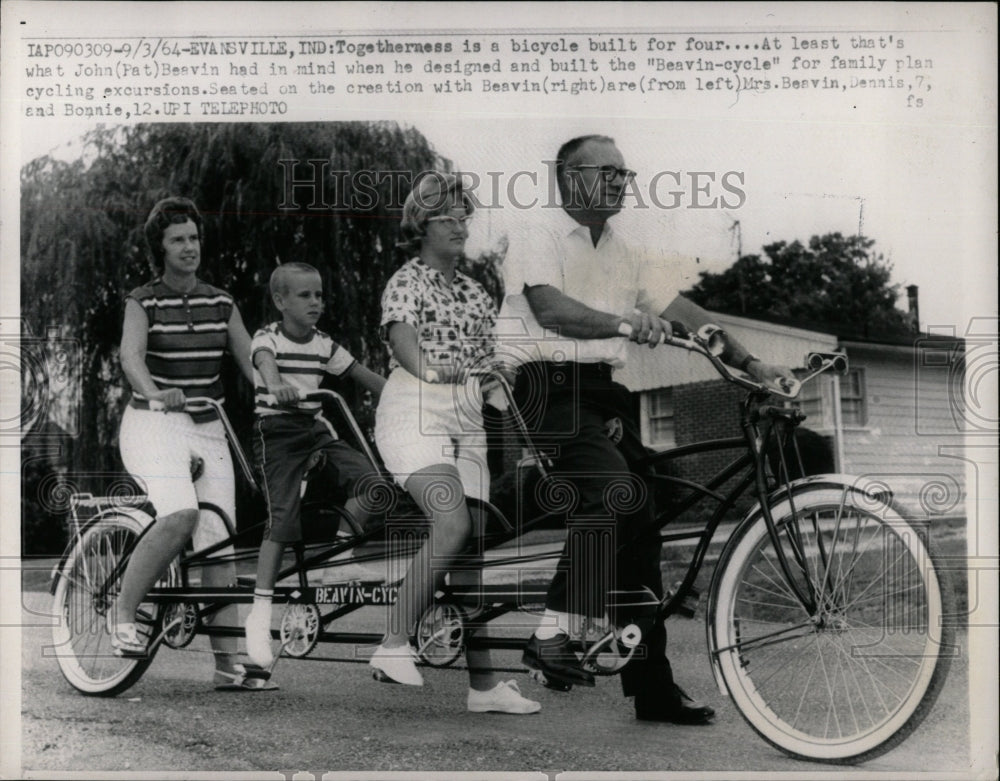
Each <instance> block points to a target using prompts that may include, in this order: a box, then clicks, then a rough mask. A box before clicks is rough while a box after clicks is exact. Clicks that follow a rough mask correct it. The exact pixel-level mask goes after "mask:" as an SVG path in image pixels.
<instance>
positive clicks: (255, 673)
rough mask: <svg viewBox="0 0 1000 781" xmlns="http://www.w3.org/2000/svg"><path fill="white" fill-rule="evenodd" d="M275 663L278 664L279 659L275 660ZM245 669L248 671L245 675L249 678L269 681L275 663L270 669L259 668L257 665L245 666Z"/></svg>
mask: <svg viewBox="0 0 1000 781" xmlns="http://www.w3.org/2000/svg"><path fill="white" fill-rule="evenodd" d="M275 662H277V659H275ZM243 669H244V670H246V673H245V675H246V677H247V678H259V679H260V680H262V681H267V680H270V678H271V670H273V669H274V663H272V664H271V667H270V668H268V669H265V668H263V667H258V666H257V665H255V664H244V665H243Z"/></svg>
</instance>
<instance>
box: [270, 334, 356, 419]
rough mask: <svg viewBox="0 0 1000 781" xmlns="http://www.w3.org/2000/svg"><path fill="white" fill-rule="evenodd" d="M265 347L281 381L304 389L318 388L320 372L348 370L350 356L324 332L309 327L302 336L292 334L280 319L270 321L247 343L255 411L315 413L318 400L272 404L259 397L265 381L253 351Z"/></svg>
mask: <svg viewBox="0 0 1000 781" xmlns="http://www.w3.org/2000/svg"><path fill="white" fill-rule="evenodd" d="M262 350H263V351H266V352H269V353H271V355H273V356H274V360H275V363H277V364H278V373H279V374H280V375H281V379H282V381H284V382H285V383H286V384H288V385H291V386H293V387H295V388H299V389H300V390H304V391H306V392H309V391H314V390H316V389H317V388H319V385H320V382H322V380H323V375H324V374H327V373H329V374H333V375H335V376H337V377H339V376H340V375H342V374H344V373H345V372H347V371H350V369H351V367H352V366H354V364H355V360H354V357H353V356H352V355H351V354H350V353H349V352H347V350H345V349H344V348H343V347H341V346H340V345H339V344H337V343H336V342H335V341H333V339H331V338H330V337H329V336H328V335H327V334H325V333H323V332H322V331H319V330H317V329H315V328H314V329H313V331H312V333H310V334H309V335H308V336H306V337H302V338H299V337H294V336H291V335H289V334H288V333H286V331H285V329H284V328H283V327H282V325H281V323H280V322H277V323H271V324H270V325H266V326H264V327H263V328H261V329H260V330H259V331H257V333H255V334H254V335H253V341H252V342H251V344H250V359H251V361H252V362H253V365H254V367H253V382H254V395H255V402H256V408H255V411H256V413H257V414H258V415H281V414H287V413H289V412H307V413H309V414H311V415H312V414H316V413H317V412H319V410H320V408H321V407H322V404H321V403H320V402H318V401H300V402H298V403H297V404H295V405H284V406H282V407H280V408H276V407H272V406H270V405H269V404H266V403H265V402H264V401H263V400H262V398H261V397H262V396H263V395H264V394H266V393H267V392H268V391H267V384H266V383H265V382H264V378H263V377H262V376H261V374H260V371H259V370H258V369H257V361H256V358H257V354H258V353H259V352H260V351H262Z"/></svg>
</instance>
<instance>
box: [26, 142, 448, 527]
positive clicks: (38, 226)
mask: <svg viewBox="0 0 1000 781" xmlns="http://www.w3.org/2000/svg"><path fill="white" fill-rule="evenodd" d="M448 167H449V164H448V161H447V160H445V159H443V158H442V157H441V156H440V155H438V154H437V153H436V152H435V151H434V150H433V149H432V148H431V147H430V145H429V144H428V142H427V141H426V140H425V139H424V138H423V136H422V135H421V134H420V133H419V132H417V131H416V130H414V129H412V128H405V127H401V126H399V125H397V124H395V123H389V122H380V123H304V124H289V123H282V124H198V125H181V124H158V125H138V126H133V127H128V128H111V129H98V130H95V131H92V132H91V133H89V134H88V135H87V136H86V137H85V140H84V144H83V148H82V151H81V154H80V157H79V159H77V160H75V161H72V162H63V161H59V160H54V159H52V158H49V157H43V158H39V159H37V160H35V161H32V162H31V163H29V164H28V165H26V166H25V167H24V168H23V169H22V172H21V302H22V312H21V314H22V329H23V335H24V337H25V339H26V343H33V342H32V340H35V341H38V340H39V337H42V336H44V335H45V334H47V333H51V334H53V335H55V336H57V337H58V339H57V340H56V341H58V342H59V343H60V344H64V345H68V347H69V350H68V351H64V354H65V355H68V356H69V360H68V361H64V366H63V370H64V371H65V372H67V373H68V379H67V380H66V382H65V383H63V387H64V388H65V391H64V393H63V395H62V396H61V397H60V398H59V399H58V400H53V399H52V398H45V399H41V402H42V403H38V402H39V400H38V399H37V398H35V397H36V396H38V395H39V394H42V395H45V394H46V393H50V391H51V388H48V389H45V388H41V386H42V385H44V384H45V383H44V379H45V378H44V376H42V380H43V382H38V381H35V380H32V379H31V378H32V377H36V380H37V376H39V375H44V374H45V373H46V372H48V371H50V364H51V360H49V358H48V357H43V358H40V359H38V360H36V361H35V363H37V364H39V367H40V368H39V370H38V372H35V373H31V372H26V373H25V374H24V375H23V376H25V381H24V383H23V384H22V395H23V397H24V398H23V401H24V408H25V409H30V410H36V411H37V410H39V409H41V410H42V414H40V415H39V416H38V419H37V420H31V421H24V422H25V424H26V427H27V424H30V428H31V431H30V432H28V435H27V436H26V437H25V439H24V441H23V446H24V453H25V463H26V464H27V463H29V462H31V461H32V459H35V461H36V462H37V459H38V455H39V453H40V452H42V450H41V449H42V448H43V447H45V446H49V448H50V449H49V451H45V452H49V456H47V457H46V459H45V461H46V462H47V463H48V464H49V465H50V467H51V468H58V469H60V470H64V471H66V472H67V473H68V474H70V476H71V479H68V482H69V483H70V484H72V485H73V486H74V487H76V488H81V489H84V490H90V491H94V492H101V491H104V490H106V489H107V482H108V480H109V479H113V478H111V477H109V476H112V475H114V473H115V472H116V471H117V470H118V469H119V464H118V462H117V453H116V448H115V436H116V432H117V421H118V419H119V417H120V413H121V407H122V404H123V403H124V399H125V395H124V394H123V393H122V390H121V389H122V387H123V386H124V378H123V377H122V375H121V369H120V366H119V364H118V355H117V351H118V343H119V340H120V338H121V332H120V324H121V316H122V299H123V296H124V294H125V293H127V292H128V291H129V290H130V289H132V288H133V287H135V286H137V285H139V284H142V283H143V282H145V281H147V280H148V279H149V278H150V276H151V272H150V270H149V266H148V262H147V256H146V251H145V246H144V243H143V238H142V222H143V220H144V219H145V217H146V215H147V214H148V212H149V210H150V208H151V207H152V205H153V204H154V203H155V202H156V201H157V200H159V199H161V198H163V197H166V196H168V195H184V196H188V197H190V198H192V199H193V200H194V201H195V203H197V204H198V206H199V208H200V209H201V210H202V212H203V214H204V217H205V223H206V224H205V232H204V237H203V239H204V240H203V247H202V267H201V272H200V275H201V276H203V277H204V278H205V279H206V280H207V281H209V282H211V283H213V284H216V285H218V286H219V287H222V288H224V289H226V290H228V291H229V292H231V293H232V294H233V295H234V296H235V298H236V301H237V303H238V305H239V307H240V310H241V312H242V314H243V317H244V320H245V321H246V323H247V327H248V328H249V329H250V330H251V332H252V331H253V330H254V329H255V328H257V327H259V326H260V325H262V324H264V323H265V322H267V320H268V319H271V318H273V316H274V313H273V312H272V311H271V309H270V306H269V298H268V295H267V280H268V278H269V276H270V273H271V271H272V270H273V269H274V268H275V267H276V266H277V265H278V264H279V263H283V262H288V261H292V260H297V261H304V262H307V263H310V264H312V265H314V266H316V268H318V269H319V271H320V273H321V275H322V277H323V280H324V287H325V290H326V292H327V304H328V306H327V310H326V313H325V314H324V317H323V319H322V320H321V322H320V327H321V328H323V329H324V330H327V331H328V332H330V333H331V334H332V335H333V336H334V338H336V339H337V340H338V341H340V342H342V343H343V344H344V345H345V346H346V347H347V348H348V349H350V350H351V352H352V353H354V355H355V356H356V357H358V358H359V359H361V360H363V361H364V362H366V363H367V364H368V365H370V366H372V367H373V368H376V369H381V368H384V366H385V360H386V355H385V351H384V348H383V346H382V345H381V344H380V342H379V340H378V338H377V330H378V319H379V298H380V294H381V291H382V289H383V287H384V286H385V283H386V281H387V280H388V278H389V276H391V274H392V273H393V271H394V270H395V269H396V267H397V266H398V263H399V258H398V257H397V255H396V253H395V251H394V244H395V242H396V239H397V231H398V225H399V218H400V207H401V204H402V201H403V199H404V198H405V196H406V194H407V193H408V192H409V186H410V183H411V181H412V176H413V175H414V174H416V173H419V172H420V171H424V170H430V169H436V170H446V169H447V168H448ZM310 179H311V181H312V184H311V185H305V186H303V185H302V184H301V182H303V181H304V180H305V181H309V180H310ZM290 182H292V183H293V184H294V182H299V185H298V186H296V187H292V188H291V190H290V188H289V183H290ZM45 350H49V351H51V350H50V349H49V348H45ZM47 355H48V353H46V356H47ZM228 375H229V376H228V377H227V378H226V379H227V386H228V387H227V391H228V392H227V397H228V398H229V401H230V403H229V405H228V406H229V411H230V414H231V415H232V417H233V418H234V420H235V422H236V425H237V428H243V429H245V428H247V427H248V425H249V423H250V416H251V414H252V413H251V405H252V398H251V396H252V394H251V389H250V388H249V386H248V385H247V384H246V383H244V382H242V381H241V380H239V379H238V378H237V377H236V372H235V369H234V368H233V367H232V365H231V364H230V365H229V371H228ZM345 390H348V391H350V389H345ZM50 395H51V394H50ZM350 398H352V401H353V402H354V403H355V404H356V405H357V409H358V411H359V412H360V413H361V414H362V417H364V414H365V413H364V410H363V409H362V408H361V406H360V404H359V402H360V399H357V398H354V397H353V396H350ZM57 408H58V410H61V412H62V413H64V414H63V415H62V417H65V415H66V414H69V415H70V417H72V418H73V420H74V421H75V425H73V426H71V427H70V429H71V430H69V431H68V434H69V436H68V437H67V436H62V437H61V438H60V439H59V446H58V448H56V449H55V450H58V454H57V453H55V452H54V450H53V448H51V445H52V442H53V440H52V438H51V437H49V438H46V437H45V436H43V435H45V434H51V433H52V426H51V425H49V426H48V427H46V425H45V424H46V420H45V418H46V414H45V413H46V412H47V413H49V414H48V417H49V419H50V420H51V418H52V417H53V415H54V413H55V412H57ZM55 417H60V416H59V415H55ZM62 428H63V429H65V428H66V426H62ZM46 443H47V444H46ZM44 471H45V470H39V469H37V468H32V469H30V470H29V469H27V468H26V469H25V480H26V483H25V485H24V497H25V508H24V510H25V520H26V522H28V521H30V519H31V517H35V516H36V515H37V514H38V513H39V512H41V510H45V511H54V510H58V509H59V508H58V507H55V508H53V506H52V501H51V496H49V495H47V494H46V490H47V489H46V488H45V487H44V486H43V487H40V485H39V484H38V483H39V481H42V482H44V476H41V477H40V476H39V474H40V472H44ZM29 472H30V474H29ZM74 476H75V477H74ZM88 476H89V478H90V479H88ZM49 482H51V481H49ZM50 493H51V492H50ZM33 502H34V503H35V504H36V505H41V510H39V508H38V507H35V506H34V505H32V503H33ZM46 502H48V504H46ZM50 514H51V513H50Z"/></svg>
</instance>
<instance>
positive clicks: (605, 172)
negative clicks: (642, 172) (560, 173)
mask: <svg viewBox="0 0 1000 781" xmlns="http://www.w3.org/2000/svg"><path fill="white" fill-rule="evenodd" d="M566 170H568V171H597V172H599V173H600V175H601V178H603V179H604V181H605V182H613V181H614V180H615V179H617V178H618V177H619V176H621V177H622V179H624V180H625V181H626V182H631V181H632V180H633V179H635V171H633V170H631V169H629V168H619V167H618V166H615V165H568V166H566Z"/></svg>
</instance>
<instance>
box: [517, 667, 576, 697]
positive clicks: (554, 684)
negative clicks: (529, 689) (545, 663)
mask: <svg viewBox="0 0 1000 781" xmlns="http://www.w3.org/2000/svg"><path fill="white" fill-rule="evenodd" d="M528 675H529V677H530V678H531V679H532V680H533V681H534V682H535V683H540V684H541V685H542V686H544V687H545V688H546V689H551V690H552V691H556V692H568V691H569V690H570V689H572V688H573V684H571V683H564V682H563V681H557V680H554V679H553V680H551V681H550V680H549V679H548V676H546V675H545V673H543V672H542V671H541V670H529V671H528Z"/></svg>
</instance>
